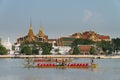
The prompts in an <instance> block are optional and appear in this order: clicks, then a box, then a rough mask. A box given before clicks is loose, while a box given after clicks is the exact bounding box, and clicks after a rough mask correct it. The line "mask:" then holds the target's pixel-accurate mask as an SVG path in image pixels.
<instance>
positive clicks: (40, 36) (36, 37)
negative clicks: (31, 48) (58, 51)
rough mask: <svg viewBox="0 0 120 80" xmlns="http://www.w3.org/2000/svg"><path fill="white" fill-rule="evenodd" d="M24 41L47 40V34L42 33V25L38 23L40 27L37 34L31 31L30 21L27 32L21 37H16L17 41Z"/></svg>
mask: <svg viewBox="0 0 120 80" xmlns="http://www.w3.org/2000/svg"><path fill="white" fill-rule="evenodd" d="M24 41H28V42H32V41H34V42H47V41H48V36H47V35H45V34H44V32H43V29H42V25H40V29H39V32H38V34H37V35H35V34H34V33H33V29H32V24H31V23H30V29H29V32H28V34H27V35H26V36H23V37H19V38H18V39H17V43H20V44H21V43H23V42H24Z"/></svg>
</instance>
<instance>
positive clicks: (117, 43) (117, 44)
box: [112, 38, 120, 51]
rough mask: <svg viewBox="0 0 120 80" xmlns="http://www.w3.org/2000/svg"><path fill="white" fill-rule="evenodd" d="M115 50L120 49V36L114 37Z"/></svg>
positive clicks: (113, 46)
mask: <svg viewBox="0 0 120 80" xmlns="http://www.w3.org/2000/svg"><path fill="white" fill-rule="evenodd" d="M112 48H113V50H117V51H118V50H120V38H116V39H112Z"/></svg>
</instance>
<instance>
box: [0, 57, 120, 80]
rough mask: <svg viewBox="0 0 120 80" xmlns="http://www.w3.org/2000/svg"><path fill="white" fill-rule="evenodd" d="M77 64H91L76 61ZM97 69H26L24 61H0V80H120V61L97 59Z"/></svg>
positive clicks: (82, 60) (86, 60) (81, 60)
mask: <svg viewBox="0 0 120 80" xmlns="http://www.w3.org/2000/svg"><path fill="white" fill-rule="evenodd" d="M75 62H76V63H77V62H81V63H85V62H90V60H89V59H75ZM94 62H95V63H97V64H98V68H96V69H91V68H88V69H81V68H75V69H73V68H66V69H56V68H24V66H23V59H10V58H9V59H0V80H120V77H119V75H120V59H95V61H94Z"/></svg>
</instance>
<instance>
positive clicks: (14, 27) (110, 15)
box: [0, 0, 120, 43]
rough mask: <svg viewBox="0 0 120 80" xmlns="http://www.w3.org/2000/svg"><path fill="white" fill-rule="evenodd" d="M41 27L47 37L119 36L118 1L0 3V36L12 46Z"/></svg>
mask: <svg viewBox="0 0 120 80" xmlns="http://www.w3.org/2000/svg"><path fill="white" fill-rule="evenodd" d="M30 19H31V21H32V27H33V31H34V34H37V33H38V31H39V29H40V25H42V27H43V31H44V33H45V34H46V35H48V37H49V38H53V39H54V38H58V37H61V36H69V35H71V34H73V33H75V32H81V33H82V32H84V31H90V30H92V31H95V32H96V33H98V34H101V35H109V36H110V37H111V38H117V37H120V0H0V37H1V38H2V40H6V39H7V38H8V37H9V38H10V41H11V42H12V43H14V42H15V41H16V39H17V38H18V37H20V36H25V35H27V33H28V31H29V27H30Z"/></svg>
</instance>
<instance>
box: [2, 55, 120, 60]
mask: <svg viewBox="0 0 120 80" xmlns="http://www.w3.org/2000/svg"><path fill="white" fill-rule="evenodd" d="M28 57H29V58H100V59H106V58H111V59H114V58H115V59H117V58H120V55H115V56H106V55H0V58H28Z"/></svg>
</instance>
